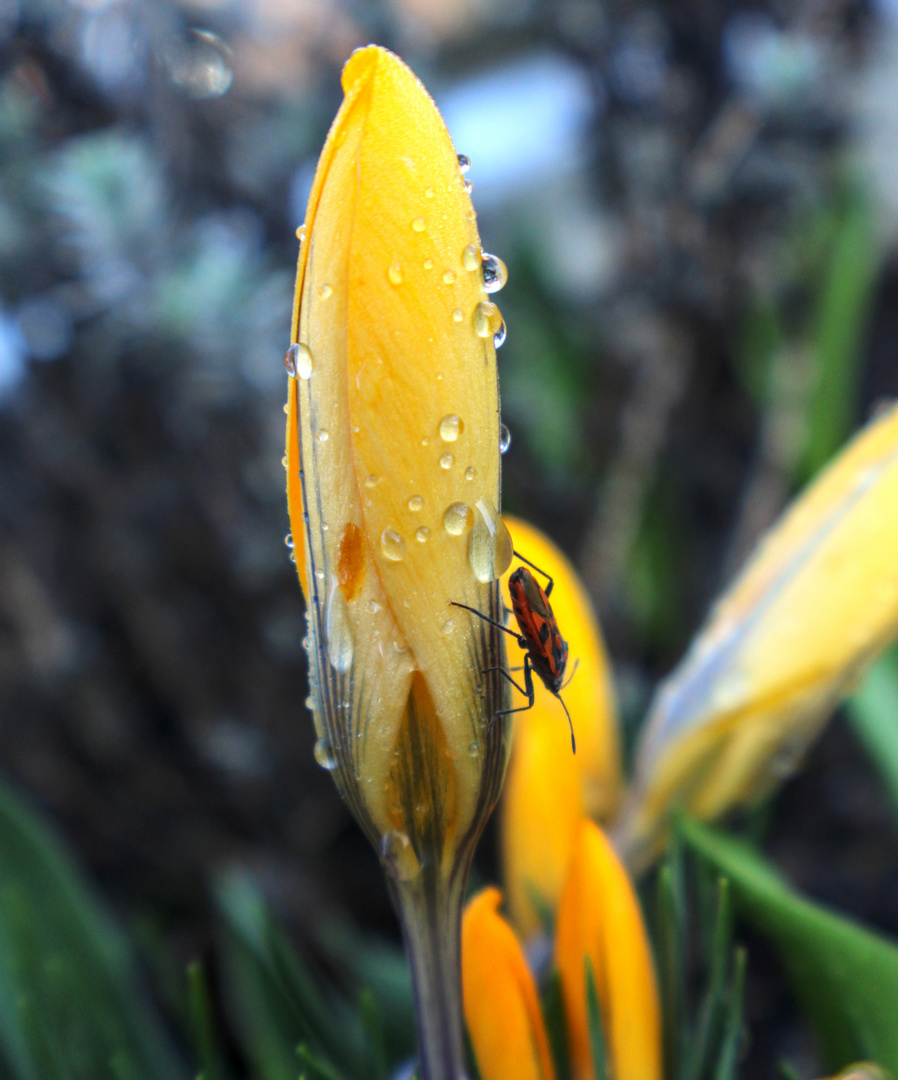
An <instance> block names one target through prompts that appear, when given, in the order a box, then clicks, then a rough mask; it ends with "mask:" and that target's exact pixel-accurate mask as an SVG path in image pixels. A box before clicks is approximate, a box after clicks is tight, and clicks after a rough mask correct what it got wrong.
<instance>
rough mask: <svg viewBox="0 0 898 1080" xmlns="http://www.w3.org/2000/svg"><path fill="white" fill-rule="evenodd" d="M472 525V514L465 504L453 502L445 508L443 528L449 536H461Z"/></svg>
mask: <svg viewBox="0 0 898 1080" xmlns="http://www.w3.org/2000/svg"><path fill="white" fill-rule="evenodd" d="M473 523H474V514H473V512H472V510H471V507H470V506H468V504H467V503H463V502H454V503H451V504H450V505H449V506H447V507H446V511H445V513H444V514H443V528H444V529H445V530H446V532H447V533H449V534H450V536H461V534H462V533H465V532H467V531H468V529H470V528H471V525H472V524H473Z"/></svg>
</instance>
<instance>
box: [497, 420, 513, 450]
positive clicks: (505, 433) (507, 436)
mask: <svg viewBox="0 0 898 1080" xmlns="http://www.w3.org/2000/svg"><path fill="white" fill-rule="evenodd" d="M509 446H511V432H510V431H509V430H508V428H507V427H506V426H505V425H504V424H500V425H499V453H500V454H507V453H508V448H509Z"/></svg>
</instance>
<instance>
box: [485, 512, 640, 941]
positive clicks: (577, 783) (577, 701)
mask: <svg viewBox="0 0 898 1080" xmlns="http://www.w3.org/2000/svg"><path fill="white" fill-rule="evenodd" d="M506 523H507V524H508V527H509V529H510V531H511V534H512V537H513V539H514V544H515V550H516V551H519V552H520V553H521V554H522V555H523V556H524V557H525V558H527V559H528V560H529V561H530V562H532V563H534V564H535V565H536V566H538V567H540V569H542V570H544V571H545V572H546V573H547V574H549V575H550V576H551V577H552V579H553V581H554V588H553V590H552V595H551V598H550V602H551V604H552V608H553V611H554V613H555V617H556V619H557V621H558V626H559V629H560V631H561V633H562V635H563V636H564V638H565V639H566V640H567V643H568V646H569V655H570V660H569V669H568V670H569V678H570V682H569V684H568V686H567V687H566V689H565V690H564V692H563V696H564V700H565V704H566V705H567V707H568V711H569V712H570V714H571V719H572V722H573V724H574V728H575V731H576V735H577V753H576V755H574V754H572V753H571V752H570V739H569V735H568V722H567V718H566V716H565V714H564V710H563V708H562V706H561V703H560V702H559V701H557V700H556V699H555V698H554V697H553V696H552V695H551V694H550V693H549V692H548V691H546V690H545V689H544V688H543V687H542V686H540V685H538V684H537V686H536V699H535V702H534V706H533V708H532V709H529V710H528V711H526V712H520V713H518V714H517V723H516V725H515V737H514V743H513V747H512V756H511V762H510V765H509V770H508V780H507V782H506V785H505V793H504V795H503V798H502V855H503V870H504V880H505V886H506V889H507V891H508V903H509V910H510V912H511V915H512V918H513V920H514V923H515V926H516V927H517V928H518V930H519V931H520V932H521V933H522V934H523V935H524V936H525V937H526V936H529V935H530V934H531V933H532V932H534V931H535V930H537V929H538V928H539V917H538V913H537V911H536V910H535V907H534V903H533V901H534V898H535V899H537V900H538V901H539V903H540V905H541V906H544V907H546V908H547V909H554V908H555V906H556V905H557V903H558V897H559V895H560V893H561V887H562V884H563V882H564V878H565V875H566V873H567V868H568V864H569V862H570V858H571V853H572V851H573V848H574V841H575V838H576V836H577V833H578V831H579V827H580V822H581V821H582V819H583V817H584V816H585V815H588V816H590V817H593V818H594V819H596V820H598V821H605V820H607V819H608V818H609V817H610V815H611V813H612V811H613V810H614V808H615V806H616V803H617V799H618V794H619V787H620V749H619V745H618V731H617V717H616V713H615V707H614V695H613V691H612V687H611V678H610V670H609V665H608V659H607V655H606V653H605V648H604V645H603V643H602V638H601V634H600V632H599V628H598V625H597V623H596V618H595V615H594V613H593V609H592V605H591V603H590V600H589V597H588V595H587V593H586V589H585V588H584V587H583V585H582V583H581V582H580V579H579V578H578V577H577V574H576V571H575V570H574V568H573V567H572V566H571V564H570V562H569V561H568V560H567V559H566V558H565V557H564V555H563V554H562V553H561V551H559V549H558V548H557V547H556V546H555V544H553V543H552V542H551V541H550V540H549V539H547V537H546V536H544V535H543V534H542V533H541V532H539V530H537V529H535V528H534V527H533V526H532V525H528V524H527V523H526V522H524V521H520V520H517V519H513V518H506ZM516 561H517V560H516ZM509 655H510V657H511V659H510V663H512V664H519V663H521V662H522V661H521V659H520V657H521V655H522V652H521V650H519V648H518V646H516V645H514V643H512V644H511V645H510V646H509ZM574 664H576V671H574V670H573V668H574ZM514 697H515V701H514V704H515V705H517V706H520V705H523V704H525V703H526V700H525V699H524V698H523V696H522V695H520V694H517V693H515V695H514Z"/></svg>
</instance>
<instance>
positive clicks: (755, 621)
mask: <svg viewBox="0 0 898 1080" xmlns="http://www.w3.org/2000/svg"><path fill="white" fill-rule="evenodd" d="M896 535H898V408H896V407H892V408H890V409H888V410H887V411H885V412H883V413H882V414H881V415H879V416H878V417H877V418H876V419H875V420H874V421H872V422H871V423H870V424H869V425H868V426H867V427H866V428H865V429H864V430H863V431H862V432H860V433H859V434H858V435H857V436H856V437H855V438H854V439H853V440H852V441H851V442H850V443H849V444H848V446H847V447H846V448H845V449H844V450H843V451H842V453H841V454H840V455H839V456H838V457H837V458H836V459H835V460H834V461H833V463H832V464H831V465H829V466H828V467H827V468H826V469H825V470H824V471H823V472H822V473H821V475H820V476H819V478H817V479H816V480H815V481H814V482H813V483H812V484H811V485H810V487H809V488H808V489H807V490H806V491H805V492H804V494H803V495H802V496H801V497H800V498H799V499H798V500H797V501H796V502H795V503H794V504H793V506H792V507H791V508H790V509H789V510H788V511H787V512H786V513H785V514H784V516H783V518H782V519H781V520H780V522H779V523H778V524H777V525H776V526H775V527H774V529H773V530H772V531H771V533H770V534H769V535H768V537H767V538H766V539H765V540H764V542H763V543H762V544H761V545H760V546H759V548H758V550H757V552H756V554H755V555H754V557H753V558H752V559H751V560H750V561H749V563H748V566H747V567H746V569H745V570H744V571H743V572H742V574H741V576H740V577H739V579H738V580H737V581H736V583H735V584H734V585H733V587H732V588H731V589H730V590H729V592H728V593H726V594H725V595H724V597H723V599H722V600H721V601H720V602H719V603H718V605H717V607H716V608H715V610H714V611H713V613H712V615H711V617H710V620H709V622H708V623H707V625H706V626H705V628H704V629H703V630H702V632H701V633H700V634H699V636H698V638H697V639H696V641H695V643H694V644H693V646H692V648H691V650H690V652H689V654H688V655H687V656H686V658H685V659H684V660H683V662H682V663H681V664H680V666H679V667H678V668H677V670H676V671H674V673H673V674H672V675H671V676H670V677H669V678H668V679H667V680H666V681H665V682H664V683H663V684H662V686H661V688H660V690H659V693H658V694H657V696H656V699H655V702H654V705H653V707H652V709H651V712H650V715H649V720H648V723H647V727H646V729H645V731H644V733H643V735H642V737H641V739H640V742H639V746H638V751H637V759H636V777H635V784H634V790H633V791H632V793H631V795H630V797H629V799H628V803H627V806H626V808H625V810H624V813H623V816H622V820H621V822H620V823H619V824H618V826H617V828H616V833H615V836H616V840H617V842H618V844H619V846H620V849H621V850H622V851H623V852H624V853H625V855H626V858H627V860H628V862H629V864H630V865H631V866H632V867H634V868H639V867H641V866H644V865H645V864H646V863H647V862H648V861H650V860H651V859H652V858H653V857H654V856H655V855H656V854H657V853H658V852H659V850H660V848H661V846H662V845H663V842H664V836H665V833H666V827H667V823H668V820H669V815H670V813H671V810H672V809H673V808H674V807H676V806H682V807H684V808H686V809H688V810H689V811H690V812H691V813H693V814H695V815H697V816H698V817H701V818H706V819H708V818H712V817H716V816H718V815H720V814H722V813H723V812H725V811H726V810H727V809H729V808H730V807H732V806H733V805H736V804H739V803H744V802H746V801H748V800H750V799H753V798H757V797H758V796H760V795H762V794H763V793H764V792H765V791H767V790H769V789H770V787H771V786H772V785H773V784H775V783H776V781H777V780H778V779H780V778H781V777H783V776H785V775H787V774H788V773H789V772H790V771H792V769H793V768H794V767H795V764H796V763H797V760H798V758H799V757H800V755H801V754H802V753H803V752H804V751H805V749H806V747H807V746H808V744H809V743H810V741H811V740H812V739H813V738H814V737H815V736H816V735H817V733H818V732H819V730H820V728H821V727H822V725H823V724H824V722H825V721H826V719H827V717H828V715H829V714H830V712H831V711H832V709H833V707H834V706H835V704H836V703H837V702H838V700H839V698H840V697H841V696H842V694H843V693H845V691H846V689H847V688H849V687H850V686H851V685H852V683H853V681H854V680H855V679H856V678H857V676H858V674H859V672H860V671H861V670H862V669H863V667H864V665H865V664H866V663H867V662H868V661H869V660H870V659H871V658H872V657H873V656H874V655H875V654H876V653H877V652H878V651H879V650H880V649H881V648H883V646H885V645H886V644H887V643H888V642H889V641H890V640H891V639H892V638H893V637H894V636H895V634H896V632H898V554H896V550H898V549H896V545H895V537H896Z"/></svg>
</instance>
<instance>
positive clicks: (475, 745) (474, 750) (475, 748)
mask: <svg viewBox="0 0 898 1080" xmlns="http://www.w3.org/2000/svg"><path fill="white" fill-rule="evenodd" d="M479 753H480V743H479V742H478V741H477V740H476V739H475V740H474V741H473V742H472V743H468V757H477V755H478V754H479Z"/></svg>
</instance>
